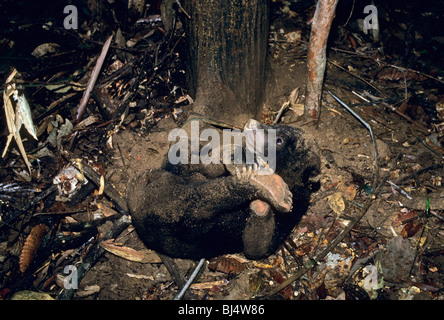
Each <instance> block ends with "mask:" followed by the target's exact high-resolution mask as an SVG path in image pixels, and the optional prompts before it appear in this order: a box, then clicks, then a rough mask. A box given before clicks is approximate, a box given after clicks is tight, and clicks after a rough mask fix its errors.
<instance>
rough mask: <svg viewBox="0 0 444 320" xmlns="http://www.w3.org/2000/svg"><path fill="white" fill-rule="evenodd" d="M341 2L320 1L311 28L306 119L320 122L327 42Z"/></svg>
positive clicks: (331, 0) (332, 0)
mask: <svg viewBox="0 0 444 320" xmlns="http://www.w3.org/2000/svg"><path fill="white" fill-rule="evenodd" d="M338 1H339V0H319V2H318V4H317V7H316V12H315V15H314V18H313V25H312V27H311V34H310V44H309V46H308V61H307V93H306V95H307V97H306V99H305V111H304V118H305V119H306V120H307V121H309V120H315V123H316V124H317V123H318V121H319V116H320V111H321V96H322V85H323V83H324V73H325V65H326V63H327V56H326V52H327V40H328V35H329V34H330V27H331V23H332V21H333V18H334V15H335V10H336V5H337V4H338Z"/></svg>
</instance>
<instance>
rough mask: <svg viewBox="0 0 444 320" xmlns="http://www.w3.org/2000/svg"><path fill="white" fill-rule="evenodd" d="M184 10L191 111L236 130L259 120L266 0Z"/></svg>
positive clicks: (188, 4) (203, 0)
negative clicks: (192, 108) (229, 125)
mask: <svg viewBox="0 0 444 320" xmlns="http://www.w3.org/2000/svg"><path fill="white" fill-rule="evenodd" d="M184 9H185V11H186V14H188V15H189V18H186V21H185V28H186V29H185V30H186V35H187V44H188V48H187V54H188V57H187V77H188V82H189V88H190V92H191V94H192V95H193V97H194V100H195V103H194V111H195V112H198V113H201V114H204V115H205V116H208V117H211V118H213V119H215V120H220V121H224V122H229V123H232V124H235V125H243V124H244V123H245V121H246V120H248V119H251V118H255V119H258V120H260V115H261V111H262V110H261V107H262V102H263V98H264V89H265V73H266V55H267V41H268V25H269V12H268V11H269V8H268V0H249V1H245V0H229V1H218V0H209V1H208V0H187V1H184Z"/></svg>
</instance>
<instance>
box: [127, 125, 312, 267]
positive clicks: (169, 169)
mask: <svg viewBox="0 0 444 320" xmlns="http://www.w3.org/2000/svg"><path fill="white" fill-rule="evenodd" d="M247 129H248V130H252V131H253V132H256V131H257V132H259V131H261V132H263V133H264V134H263V135H262V139H258V138H257V136H259V135H253V136H254V144H255V146H256V149H255V150H262V152H263V154H267V153H268V154H270V152H271V151H273V153H274V157H273V159H272V160H273V165H272V166H271V167H270V165H269V163H268V162H267V161H263V159H264V157H262V156H261V155H260V154H253V158H252V159H253V162H248V161H246V159H248V154H249V153H248V151H249V150H250V148H249V145H248V141H249V140H248V139H247V143H245V142H243V143H242V144H237V145H235V146H234V147H233V146H231V147H230V150H231V151H233V152H232V154H231V155H230V156H231V158H230V159H228V160H233V156H234V155H242V157H241V158H239V159H241V161H238V160H239V159H237V160H235V161H227V159H224V160H225V161H219V162H218V163H217V161H212V162H210V163H208V161H203V160H204V159H202V158H201V159H199V160H202V161H197V162H196V161H182V162H179V163H176V162H177V161H171V157H168V158H169V159H166V160H165V164H164V166H163V167H162V169H160V170H152V171H150V170H148V171H145V172H143V173H142V174H140V175H138V176H136V177H134V178H133V179H132V180H131V181H130V182H129V184H128V188H127V200H128V207H129V210H130V214H131V217H132V221H133V225H134V226H135V228H136V231H137V233H138V235H139V237H140V238H141V239H142V241H143V242H144V243H145V245H146V246H147V247H148V248H150V249H153V250H155V251H157V252H159V253H162V254H166V255H168V256H170V257H177V258H187V259H200V258H211V257H214V256H218V255H221V254H226V253H240V252H242V253H244V254H245V256H246V257H247V258H248V259H261V258H264V257H267V256H269V255H271V254H273V253H274V252H275V251H276V250H277V249H278V248H279V247H280V245H282V243H283V242H284V240H285V239H286V238H287V237H288V236H289V235H290V233H291V231H292V230H293V228H294V227H295V226H296V225H297V223H298V222H299V221H300V219H301V217H302V215H303V214H304V213H305V212H306V210H307V208H308V205H309V199H310V194H311V192H312V191H313V188H314V187H315V185H316V184H317V182H316V179H317V177H318V175H319V172H320V158H319V155H318V148H317V146H316V144H315V142H314V141H313V139H312V138H311V137H310V136H309V135H308V134H306V133H305V132H304V131H303V130H302V129H299V128H294V127H291V126H286V125H274V126H267V125H263V124H261V123H259V122H257V121H255V120H250V121H249V122H248V123H247V124H246V125H245V130H247ZM271 133H273V134H271ZM270 137H271V139H270ZM201 139H202V137H201ZM213 139H214V138H213ZM191 140H192V139H191ZM218 142H219V141H218ZM224 142H225V141H224ZM250 142H251V141H250ZM190 143H191V144H192V143H193V142H192V141H191V142H190ZM206 146H207V149H208V144H207V145H206ZM258 146H259V149H258ZM226 148H227V147H226V145H225V146H223V147H221V148H220V149H217V148H214V149H213V150H211V155H214V156H215V158H212V159H213V160H214V159H216V158H217V157H219V155H218V152H219V151H220V157H221V158H222V157H223V155H225V153H224V150H226ZM170 150H171V148H170ZM183 150H185V151H187V150H189V149H188V148H185V149H183ZM183 150H182V151H183ZM191 150H192V148H191ZM200 150H201V152H203V151H204V150H205V146H203V147H202V148H201V149H200ZM235 150H238V151H240V153H238V154H237V153H236V152H235ZM207 151H208V150H207ZM208 154H210V153H208ZM170 155H171V154H170ZM181 156H183V154H182V155H181ZM186 156H187V159H188V160H189V159H190V158H192V157H193V152H191V153H190V154H188V155H186ZM181 159H182V160H183V159H184V158H181ZM176 160H177V159H176ZM207 160H208V159H207ZM250 160H251V159H250ZM172 162H174V163H172ZM203 162H205V163H203ZM270 170H271V172H270ZM264 172H265V173H266V174H263V173H264Z"/></svg>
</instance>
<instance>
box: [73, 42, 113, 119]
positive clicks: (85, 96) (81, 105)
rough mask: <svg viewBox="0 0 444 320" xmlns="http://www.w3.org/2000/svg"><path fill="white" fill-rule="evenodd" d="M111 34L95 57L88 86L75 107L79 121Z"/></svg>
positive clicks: (100, 66) (100, 67)
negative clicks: (76, 107)
mask: <svg viewBox="0 0 444 320" xmlns="http://www.w3.org/2000/svg"><path fill="white" fill-rule="evenodd" d="M112 39H113V36H112V35H111V36H110V37H109V38H108V39H107V40H106V41H105V44H104V45H103V48H102V52H101V53H100V56H99V58H98V59H97V62H96V65H95V67H94V70H93V72H92V75H91V79H90V80H89V83H88V87H86V90H85V91H84V92H83V96H82V100H80V104H79V107H78V109H77V117H76V120H77V121H80V119H81V118H82V115H83V113H84V112H85V109H86V105H87V104H88V100H89V96H90V95H91V92H92V90H93V89H94V86H95V84H96V81H97V78H98V77H99V74H100V70H101V69H102V65H103V62H104V61H105V57H106V54H107V53H108V49H109V46H110V44H111V40H112Z"/></svg>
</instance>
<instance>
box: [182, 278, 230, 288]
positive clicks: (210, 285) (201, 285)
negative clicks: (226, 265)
mask: <svg viewBox="0 0 444 320" xmlns="http://www.w3.org/2000/svg"><path fill="white" fill-rule="evenodd" d="M227 284H228V280H227V279H222V280H218V281H209V282H201V283H194V284H192V285H191V287H190V288H191V289H193V290H205V289H213V288H214V287H221V286H226V285H227Z"/></svg>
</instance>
